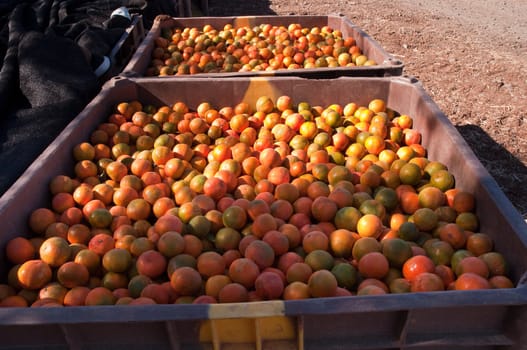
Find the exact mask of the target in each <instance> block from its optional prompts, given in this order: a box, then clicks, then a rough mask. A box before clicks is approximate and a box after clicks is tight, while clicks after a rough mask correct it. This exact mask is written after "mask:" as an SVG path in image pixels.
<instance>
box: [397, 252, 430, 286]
mask: <svg viewBox="0 0 527 350" xmlns="http://www.w3.org/2000/svg"><path fill="white" fill-rule="evenodd" d="M434 271H435V264H434V262H433V261H432V259H430V258H429V257H427V256H425V255H414V256H413V257H411V258H410V259H408V260H406V261H405V263H404V264H403V267H402V272H403V277H404V278H406V279H407V280H409V281H410V282H411V281H413V280H414V279H415V278H416V277H417V276H418V275H420V274H421V273H423V272H430V273H433V272H434Z"/></svg>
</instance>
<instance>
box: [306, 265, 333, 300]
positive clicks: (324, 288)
mask: <svg viewBox="0 0 527 350" xmlns="http://www.w3.org/2000/svg"><path fill="white" fill-rule="evenodd" d="M307 285H308V290H309V295H311V296H312V297H313V298H321V297H331V296H334V295H335V293H336V292H337V287H338V282H337V279H336V277H335V276H334V275H333V274H332V273H331V272H330V271H328V270H319V271H315V272H313V274H312V275H311V276H310V277H309V280H308V282H307Z"/></svg>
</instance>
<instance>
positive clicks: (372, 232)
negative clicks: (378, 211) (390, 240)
mask: <svg viewBox="0 0 527 350" xmlns="http://www.w3.org/2000/svg"><path fill="white" fill-rule="evenodd" d="M382 230H383V223H382V220H381V219H380V218H379V217H378V216H377V215H374V214H366V215H363V216H362V217H361V218H360V219H359V220H358V221H357V233H358V234H359V235H360V236H361V237H373V238H378V237H379V236H380V235H381V232H382Z"/></svg>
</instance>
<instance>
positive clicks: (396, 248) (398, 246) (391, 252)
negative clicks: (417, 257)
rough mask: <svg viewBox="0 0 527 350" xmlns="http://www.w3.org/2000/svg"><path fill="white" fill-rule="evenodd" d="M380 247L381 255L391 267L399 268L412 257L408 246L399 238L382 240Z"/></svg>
mask: <svg viewBox="0 0 527 350" xmlns="http://www.w3.org/2000/svg"><path fill="white" fill-rule="evenodd" d="M381 246H382V254H383V255H384V256H385V257H386V258H387V259H388V262H389V263H390V266H393V267H397V268H401V267H402V266H403V264H404V263H405V262H406V260H408V259H410V258H411V257H412V256H413V252H412V248H411V246H410V244H409V243H408V242H407V241H405V240H403V239H400V238H391V239H384V240H383V241H382V242H381Z"/></svg>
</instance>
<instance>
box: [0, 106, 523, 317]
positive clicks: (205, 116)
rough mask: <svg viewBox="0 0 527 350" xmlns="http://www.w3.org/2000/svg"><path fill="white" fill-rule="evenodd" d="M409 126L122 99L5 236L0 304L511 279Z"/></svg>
mask: <svg viewBox="0 0 527 350" xmlns="http://www.w3.org/2000/svg"><path fill="white" fill-rule="evenodd" d="M412 126H413V119H412V117H411V116H408V115H400V114H398V113H396V112H395V111H393V110H390V109H389V108H387V107H386V104H385V101H383V100H381V99H373V100H371V102H370V103H369V104H368V105H367V106H359V105H358V104H356V103H353V102H350V103H347V104H345V105H339V104H330V105H328V106H318V105H317V106H314V105H310V103H309V102H297V103H294V101H293V99H292V97H290V96H280V97H279V98H277V99H276V100H274V101H273V100H272V99H271V98H269V97H267V96H261V97H259V98H258V99H257V101H256V103H255V105H249V104H248V103H246V102H243V101H242V102H239V103H237V104H235V105H232V106H214V105H212V104H211V103H208V102H202V103H200V104H199V105H197V106H196V108H195V109H190V108H189V106H187V104H186V103H185V102H184V101H177V102H175V103H174V104H173V105H171V106H151V105H143V104H141V103H140V102H139V101H129V102H122V103H120V104H118V105H117V106H116V108H115V110H114V112H113V113H112V114H111V115H110V116H109V117H108V119H107V120H106V122H104V123H102V124H100V125H99V126H98V128H97V129H96V130H95V131H93V132H92V133H91V137H90V140H89V141H87V142H81V143H79V144H78V145H76V146H75V147H74V149H73V150H72V156H73V158H74V159H75V166H74V169H72V173H71V174H69V175H66V174H63V175H58V176H55V177H54V178H53V179H52V180H51V182H50V183H49V191H50V193H51V198H52V199H51V202H50V204H49V206H48V207H42V208H38V209H36V210H34V211H33V212H32V214H31V215H30V217H29V219H28V229H29V230H30V231H31V235H27V236H25V237H17V238H14V239H12V240H10V241H9V242H8V243H7V245H6V250H5V253H6V257H7V260H8V261H9V263H10V264H11V265H10V270H9V273H8V276H7V280H6V281H5V283H4V284H1V285H0V306H32V307H36V306H75V305H109V304H111V305H113V304H131V305H133V304H167V303H228V302H249V301H256V300H270V299H284V300H291V299H307V298H316V297H334V296H351V295H371V294H385V293H408V292H421V291H443V290H467V289H485V288H512V287H513V282H512V281H511V280H510V279H509V278H508V277H507V272H508V271H507V263H506V261H505V259H504V257H503V256H502V255H501V254H500V253H498V252H496V251H494V244H493V243H494V242H493V240H492V238H491V236H490V235H489V234H488V233H485V232H480V230H479V222H478V217H477V216H476V214H475V208H476V205H477V203H476V201H475V198H474V196H473V195H472V194H471V193H469V192H466V191H463V190H462V189H459V188H456V186H455V179H454V176H453V175H452V174H451V173H450V172H449V170H448V168H447V167H446V166H445V165H444V164H442V163H440V162H438V161H434V160H430V159H428V158H427V152H426V149H425V148H424V147H423V146H422V144H421V134H420V133H419V131H417V130H415V129H413V128H412Z"/></svg>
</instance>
